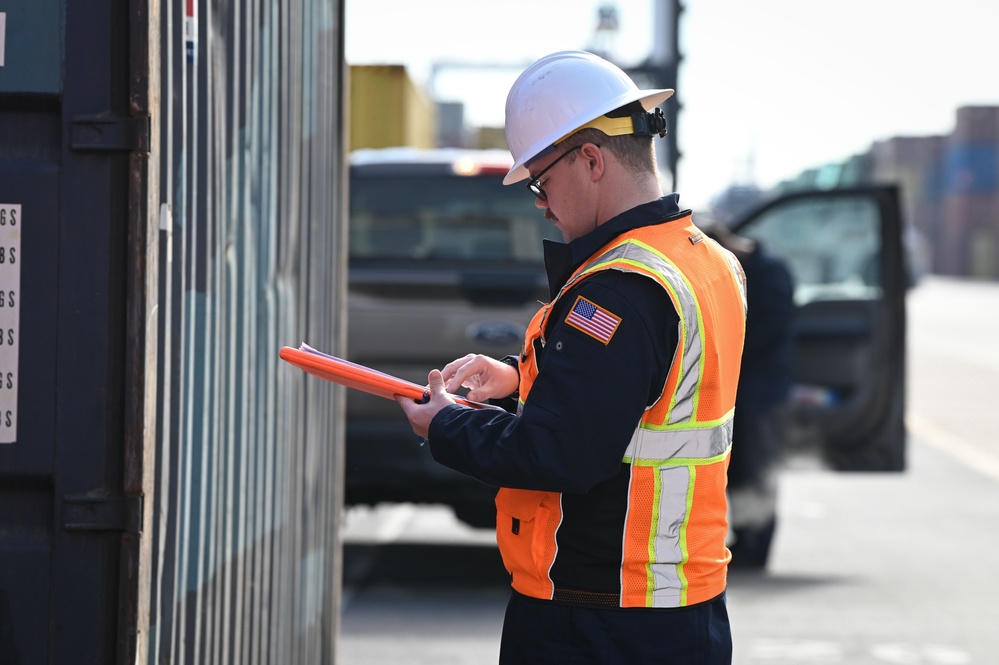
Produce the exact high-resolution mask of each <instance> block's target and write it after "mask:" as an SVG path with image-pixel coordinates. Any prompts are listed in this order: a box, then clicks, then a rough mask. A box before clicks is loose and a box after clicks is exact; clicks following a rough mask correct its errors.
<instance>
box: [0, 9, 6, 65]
mask: <svg viewBox="0 0 999 665" xmlns="http://www.w3.org/2000/svg"><path fill="white" fill-rule="evenodd" d="M6 43H7V12H0V67H3V52H4V51H5V50H6V49H5V48H4V46H5V45H6Z"/></svg>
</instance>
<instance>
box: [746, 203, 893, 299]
mask: <svg viewBox="0 0 999 665" xmlns="http://www.w3.org/2000/svg"><path fill="white" fill-rule="evenodd" d="M738 233H739V234H740V235H744V236H746V237H749V238H753V239H754V240H758V241H759V242H760V243H761V244H762V245H763V246H764V247H765V248H766V249H767V250H769V251H770V252H771V253H773V254H776V255H778V256H781V257H783V258H784V259H785V261H786V262H787V265H788V267H789V269H790V270H791V273H792V276H793V277H794V283H795V301H796V303H797V304H798V305H804V304H807V303H809V302H812V301H815V300H832V299H836V300H874V299H878V298H880V297H881V291H882V289H881V275H880V251H881V233H880V216H879V212H878V208H877V204H876V203H875V202H874V201H873V200H871V199H869V198H862V197H828V198H822V197H819V198H810V199H806V200H798V201H795V200H791V201H788V202H787V203H785V204H783V205H780V206H777V207H775V208H771V209H769V210H767V211H765V212H764V213H763V214H762V215H761V216H760V217H758V218H756V219H754V220H752V221H751V222H750V223H749V224H748V225H746V226H743V227H742V228H740V229H739V230H738Z"/></svg>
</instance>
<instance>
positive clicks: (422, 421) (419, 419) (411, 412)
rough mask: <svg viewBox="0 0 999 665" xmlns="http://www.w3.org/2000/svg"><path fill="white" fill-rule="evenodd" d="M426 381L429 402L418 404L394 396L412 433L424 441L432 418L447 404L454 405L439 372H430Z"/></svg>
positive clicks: (399, 396)
mask: <svg viewBox="0 0 999 665" xmlns="http://www.w3.org/2000/svg"><path fill="white" fill-rule="evenodd" d="M428 380H429V382H430V383H429V385H428V386H427V391H428V392H429V393H430V400H429V401H427V402H424V403H420V402H415V401H413V399H412V398H409V397H402V396H401V395H396V396H395V401H396V402H398V403H399V406H401V407H402V410H403V411H404V412H405V413H406V417H407V418H408V419H409V424H410V426H412V428H413V432H414V433H416V435H417V436H419V437H422V438H424V439H426V438H427V432H428V431H429V430H430V421H432V420H433V419H434V416H436V415H437V413H438V412H439V411H440V410H441V409H443V408H444V407H445V406H447V405H448V404H454V403H455V402H454V400H453V399H451V397H450V396H449V395H448V394H447V391H446V390H445V389H444V378H443V377H442V376H441V372H440V370H438V369H434V370H431V371H430V376H429V377H428Z"/></svg>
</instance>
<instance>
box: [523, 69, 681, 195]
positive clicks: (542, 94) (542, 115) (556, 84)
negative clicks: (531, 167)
mask: <svg viewBox="0 0 999 665" xmlns="http://www.w3.org/2000/svg"><path fill="white" fill-rule="evenodd" d="M672 94H673V91H672V90H670V89H662V90H639V89H638V86H636V85H635V82H634V81H632V80H631V78H629V77H628V75H627V74H625V73H624V72H623V71H622V70H621V69H620V68H619V67H617V66H616V65H614V64H612V63H610V62H608V61H606V60H604V59H603V58H600V57H598V56H595V55H593V54H592V53H587V52H585V51H559V52H557V53H552V54H551V55H547V56H545V57H543V58H541V59H540V60H538V61H537V62H535V63H534V64H532V65H531V66H530V67H528V68H527V69H525V70H524V72H523V73H522V74H521V75H520V76H519V77H518V78H517V80H516V81H515V82H514V84H513V87H511V88H510V92H509V94H508V95H507V97H506V141H507V145H508V146H509V147H510V152H511V153H513V160H514V164H513V168H511V169H510V172H509V173H507V174H506V177H505V178H503V184H505V185H510V184H513V183H515V182H517V181H519V180H523V179H524V178H527V177H529V176H530V174H529V173H528V171H527V166H526V165H527V164H528V163H530V162H531V160H533V159H534V158H535V157H538V156H539V155H541V154H542V153H543V152H546V151H547V150H549V149H550V148H551V147H552V146H554V145H555V144H557V143H559V142H560V141H561V140H563V139H565V138H568V136H569V135H571V134H573V133H575V132H576V131H578V130H579V129H582V128H583V127H584V126H585V125H587V124H588V123H591V122H592V121H594V120H597V119H598V118H601V116H603V115H604V114H606V113H609V112H611V111H613V110H615V109H618V108H620V107H622V106H625V105H626V104H630V103H631V102H635V101H638V102H641V103H642V107H643V108H644V109H645V110H646V111H649V110H651V109H653V108H655V107H656V106H658V105H659V104H662V103H663V102H664V101H666V100H667V99H669V97H670V95H672ZM620 120H623V121H624V122H625V123H626V124H627V128H624V126H623V125H622V124H621V122H618V123H617V127H616V129H612V130H608V129H607V128H605V127H604V126H601V125H600V123H594V125H593V126H596V127H597V128H599V129H603V130H604V131H605V132H607V133H608V134H609V135H612V134H633V133H636V132H635V131H634V130H633V129H632V127H631V123H630V119H627V118H624V119H620Z"/></svg>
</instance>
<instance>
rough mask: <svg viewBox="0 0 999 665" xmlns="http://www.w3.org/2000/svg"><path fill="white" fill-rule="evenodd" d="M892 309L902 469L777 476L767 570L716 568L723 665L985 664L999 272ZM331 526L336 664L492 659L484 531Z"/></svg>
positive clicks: (443, 524)
mask: <svg viewBox="0 0 999 665" xmlns="http://www.w3.org/2000/svg"><path fill="white" fill-rule="evenodd" d="M908 313H909V334H908V344H907V348H908V359H909V380H908V384H909V391H908V409H907V420H908V425H909V440H908V469H907V470H906V472H904V473H902V474H844V473H832V472H829V471H825V470H822V469H819V468H808V467H807V466H803V467H799V466H795V467H794V468H788V469H786V470H784V472H783V473H782V474H781V478H780V494H779V498H780V501H779V515H780V520H779V528H778V533H777V540H776V543H775V548H774V551H773V555H772V560H771V565H770V566H769V567H768V569H767V570H766V571H765V572H762V573H747V572H742V571H733V572H731V573H730V578H729V612H730V616H731V620H732V629H733V637H734V642H735V659H734V662H735V663H736V664H737V665H751V664H754V665H755V664H760V665H763V664H774V665H791V664H794V665H809V664H812V663H821V664H829V665H832V664H836V665H839V664H850V665H884V664H886V663H887V664H896V665H995V664H999V547H997V546H999V436H997V434H996V426H995V417H994V414H995V413H996V411H997V410H999V333H997V332H996V331H997V330H999V284H992V283H975V282H963V281H958V280H949V279H942V278H929V279H927V280H925V281H924V282H922V283H921V284H920V285H919V286H918V287H916V288H915V289H914V290H913V291H912V292H911V293H910V295H909V298H908ZM344 530H345V541H346V546H345V552H344V562H343V563H344V590H343V597H342V601H343V602H342V606H343V611H342V619H341V629H340V637H339V641H338V661H337V662H340V663H344V664H346V665H367V664H374V663H378V664H380V665H384V664H393V663H400V664H401V663H406V664H423V663H427V664H431V663H433V664H434V665H441V664H452V663H453V664H466V663H467V664H469V665H471V664H481V663H493V662H496V658H497V654H498V651H499V635H500V628H501V624H502V620H503V610H504V607H505V603H506V598H507V595H508V582H507V579H506V575H505V572H504V571H503V569H502V566H501V564H500V560H499V555H498V553H497V551H496V547H495V544H494V541H493V536H492V533H491V532H487V531H480V530H474V529H470V528H467V527H465V526H464V525H462V524H460V523H459V522H457V521H456V520H455V519H454V517H453V515H452V514H451V513H450V512H449V511H448V510H447V509H445V508H439V507H419V508H418V507H415V506H408V505H404V506H379V507H376V508H360V509H351V510H350V511H349V512H348V514H347V516H346V521H345V529H344Z"/></svg>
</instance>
